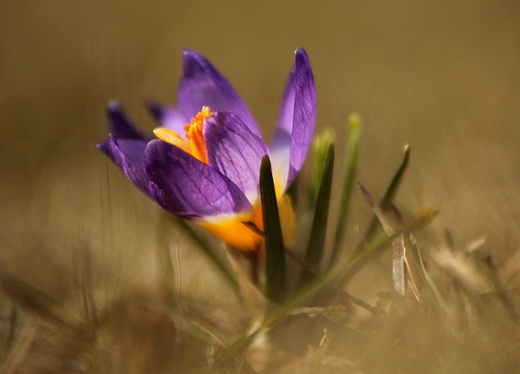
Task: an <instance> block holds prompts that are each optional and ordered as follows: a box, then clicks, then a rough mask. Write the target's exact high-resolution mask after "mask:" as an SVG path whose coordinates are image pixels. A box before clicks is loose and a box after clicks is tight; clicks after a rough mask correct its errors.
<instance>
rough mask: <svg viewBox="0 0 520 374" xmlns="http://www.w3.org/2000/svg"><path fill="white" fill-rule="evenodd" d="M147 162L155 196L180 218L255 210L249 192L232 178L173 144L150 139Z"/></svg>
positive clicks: (152, 191) (160, 203)
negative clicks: (246, 194)
mask: <svg viewBox="0 0 520 374" xmlns="http://www.w3.org/2000/svg"><path fill="white" fill-rule="evenodd" d="M144 163H145V170H146V173H147V174H148V178H149V179H150V182H149V183H148V189H149V191H150V193H151V195H152V198H153V199H154V200H155V201H156V202H157V203H158V204H159V205H161V206H162V207H163V208H164V209H166V210H167V211H169V212H170V213H173V214H175V215H177V216H179V217H181V218H185V219H195V218H198V217H208V216H218V215H222V214H233V213H236V214H238V213H246V212H250V211H251V210H252V206H251V204H250V203H249V201H248V200H247V198H246V196H245V195H244V194H243V192H242V191H241V190H240V188H239V187H238V186H237V185H236V184H234V183H233V182H232V181H231V180H230V179H229V178H227V177H226V176H224V175H222V174H221V173H220V172H218V171H217V170H215V169H213V168H212V167H210V166H208V165H206V164H204V163H202V162H200V161H199V160H197V159H195V158H194V157H193V156H191V155H189V154H188V153H186V152H184V151H182V150H181V149H180V148H177V147H175V146H172V145H171V144H168V143H165V142H163V141H161V140H154V141H151V142H150V143H149V144H148V147H147V148H146V151H145V160H144Z"/></svg>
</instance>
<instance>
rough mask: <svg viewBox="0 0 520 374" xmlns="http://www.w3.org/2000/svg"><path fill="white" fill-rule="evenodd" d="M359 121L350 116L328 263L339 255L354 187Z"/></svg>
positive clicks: (332, 261) (355, 117) (356, 117)
mask: <svg viewBox="0 0 520 374" xmlns="http://www.w3.org/2000/svg"><path fill="white" fill-rule="evenodd" d="M360 126H361V121H360V118H359V117H358V116H357V115H353V116H351V117H350V127H349V133H348V149H347V166H346V172H345V180H344V182H343V192H342V194H341V202H340V208H339V213H338V221H337V222H338V223H337V227H336V234H335V236H334V244H333V246H332V257H331V260H330V264H331V265H333V264H334V263H336V260H337V258H338V255H339V252H340V251H339V248H340V246H341V242H342V241H343V236H344V234H345V230H344V228H345V224H346V222H347V218H348V212H349V205H350V198H351V196H352V190H353V188H354V181H355V178H356V171H357V161H358V150H359V135H360Z"/></svg>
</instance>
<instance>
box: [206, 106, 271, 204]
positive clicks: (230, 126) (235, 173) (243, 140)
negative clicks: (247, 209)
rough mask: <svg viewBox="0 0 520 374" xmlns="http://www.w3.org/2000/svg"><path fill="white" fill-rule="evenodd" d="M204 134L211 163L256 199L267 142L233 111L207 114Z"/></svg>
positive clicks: (266, 152)
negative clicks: (208, 115)
mask: <svg viewBox="0 0 520 374" xmlns="http://www.w3.org/2000/svg"><path fill="white" fill-rule="evenodd" d="M203 135H204V139H205V141H206V146H207V150H208V161H209V164H210V166H212V167H213V168H215V169H217V170H218V171H220V172H221V173H222V174H224V175H225V176H227V177H228V178H229V179H231V180H232V181H233V182H235V184H236V185H237V186H239V187H240V188H241V189H242V191H243V192H244V193H245V194H246V196H247V198H248V199H249V201H251V202H252V203H254V202H255V201H256V199H257V197H258V183H259V177H260V164H261V163H262V157H263V156H264V155H265V154H268V153H269V150H268V149H267V146H266V144H265V142H264V141H263V140H262V138H260V137H259V136H257V135H255V134H253V133H252V132H251V131H250V130H249V129H248V127H247V126H246V125H245V124H244V123H243V122H242V121H241V120H240V118H239V117H238V116H237V115H236V114H234V113H231V112H215V113H213V114H212V115H211V116H210V117H208V118H206V122H205V124H204V134H203Z"/></svg>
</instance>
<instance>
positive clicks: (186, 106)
mask: <svg viewBox="0 0 520 374" xmlns="http://www.w3.org/2000/svg"><path fill="white" fill-rule="evenodd" d="M183 55H184V59H183V73H182V77H181V80H180V82H179V90H178V92H177V103H178V106H179V110H180V111H181V113H182V114H183V116H184V117H186V118H191V117H193V116H194V115H195V114H196V113H198V112H199V111H200V109H201V108H202V107H203V106H207V107H209V108H210V109H211V111H217V110H222V111H229V112H234V113H236V114H237V115H238V116H239V117H240V119H241V120H242V121H243V122H244V123H245V124H246V126H247V127H249V130H251V132H253V134H256V135H258V136H260V130H259V129H258V126H257V124H256V122H255V120H254V119H253V116H252V115H251V113H250V112H249V109H247V106H246V105H245V104H244V102H243V101H242V99H241V98H240V96H239V95H238V94H237V92H236V91H235V89H234V88H233V87H232V86H231V84H230V83H229V82H228V81H227V79H226V78H224V76H223V75H222V74H220V73H219V72H218V71H217V69H215V68H214V67H213V65H212V64H211V63H210V62H209V61H208V60H206V59H205V58H204V57H203V56H202V55H200V54H198V53H196V52H194V51H191V50H188V49H184V50H183Z"/></svg>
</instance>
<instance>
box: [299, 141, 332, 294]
mask: <svg viewBox="0 0 520 374" xmlns="http://www.w3.org/2000/svg"><path fill="white" fill-rule="evenodd" d="M333 170H334V144H332V143H329V145H328V147H327V156H326V158H325V162H324V165H323V176H322V179H321V185H320V188H319V192H318V197H317V199H316V208H315V210H314V219H313V222H312V229H311V235H310V238H309V243H308V246H307V252H306V255H305V262H306V263H308V264H309V265H311V266H312V267H313V268H316V269H319V268H320V264H321V260H322V257H323V249H324V247H325V238H326V234H327V222H328V217H329V204H330V192H331V188H332V175H333ZM315 278H316V274H314V273H312V272H311V271H309V270H308V269H303V270H302V273H301V277H300V281H299V284H300V286H303V285H305V284H307V283H308V282H309V281H311V280H313V279H315Z"/></svg>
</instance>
